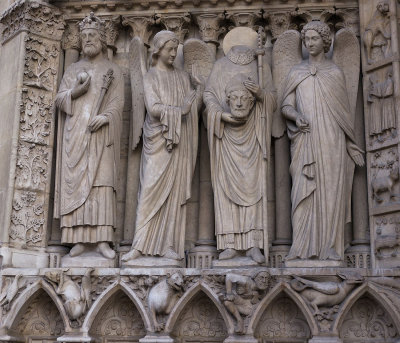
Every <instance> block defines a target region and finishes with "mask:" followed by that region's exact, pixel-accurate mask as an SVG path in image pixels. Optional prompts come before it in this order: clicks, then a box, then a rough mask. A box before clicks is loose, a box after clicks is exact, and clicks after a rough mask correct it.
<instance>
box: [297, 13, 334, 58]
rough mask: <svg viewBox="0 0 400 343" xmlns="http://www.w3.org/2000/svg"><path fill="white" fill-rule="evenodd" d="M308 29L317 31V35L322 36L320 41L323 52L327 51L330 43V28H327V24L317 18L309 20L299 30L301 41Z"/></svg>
mask: <svg viewBox="0 0 400 343" xmlns="http://www.w3.org/2000/svg"><path fill="white" fill-rule="evenodd" d="M309 30H314V31H316V32H318V33H319V35H320V36H321V38H322V41H323V42H324V52H325V53H327V52H328V51H329V49H330V48H331V44H332V38H331V29H330V28H329V26H328V25H327V24H325V23H323V22H322V21H319V20H315V21H310V22H309V23H308V24H306V25H305V26H304V27H303V30H301V40H302V41H303V42H304V38H305V35H306V32H307V31H309Z"/></svg>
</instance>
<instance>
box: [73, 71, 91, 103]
mask: <svg viewBox="0 0 400 343" xmlns="http://www.w3.org/2000/svg"><path fill="white" fill-rule="evenodd" d="M90 80H91V77H90V76H89V77H88V78H87V79H86V81H85V82H83V83H80V82H79V80H78V82H77V84H76V85H75V87H74V88H72V92H71V97H72V99H73V100H75V99H77V98H79V97H80V96H82V95H83V94H85V93H86V92H87V91H88V89H89V86H90Z"/></svg>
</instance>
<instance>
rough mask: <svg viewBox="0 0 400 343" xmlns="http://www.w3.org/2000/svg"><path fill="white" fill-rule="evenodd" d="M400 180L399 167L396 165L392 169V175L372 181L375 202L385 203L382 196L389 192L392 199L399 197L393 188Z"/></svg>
mask: <svg viewBox="0 0 400 343" xmlns="http://www.w3.org/2000/svg"><path fill="white" fill-rule="evenodd" d="M398 180H399V165H398V163H394V164H393V166H392V168H391V169H390V173H389V175H387V176H381V177H376V178H374V179H373V180H372V181H371V186H372V195H373V197H374V198H375V200H376V201H377V202H379V203H381V202H382V201H383V198H382V197H381V196H380V194H381V193H384V192H389V194H390V199H392V198H394V197H396V196H397V195H396V194H394V193H393V186H394V185H395V184H396V182H397V181H398Z"/></svg>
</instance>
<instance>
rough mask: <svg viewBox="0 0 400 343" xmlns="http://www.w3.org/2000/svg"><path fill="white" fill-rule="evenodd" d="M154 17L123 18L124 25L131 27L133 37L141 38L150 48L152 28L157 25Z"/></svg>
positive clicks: (133, 16)
mask: <svg viewBox="0 0 400 343" xmlns="http://www.w3.org/2000/svg"><path fill="white" fill-rule="evenodd" d="M155 23H156V22H155V19H154V17H153V16H135V15H132V16H130V15H128V16H122V25H124V26H130V28H131V29H132V32H131V36H132V37H135V36H137V37H140V38H141V39H142V41H143V42H144V44H146V45H147V46H150V43H149V39H150V37H151V35H152V26H153V25H154V24H155Z"/></svg>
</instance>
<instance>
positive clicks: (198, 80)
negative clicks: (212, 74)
mask: <svg viewBox="0 0 400 343" xmlns="http://www.w3.org/2000/svg"><path fill="white" fill-rule="evenodd" d="M192 82H193V84H194V85H195V86H196V87H198V86H203V87H204V85H205V84H206V81H205V80H204V77H203V76H201V75H200V72H199V68H198V66H197V64H193V65H192Z"/></svg>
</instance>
